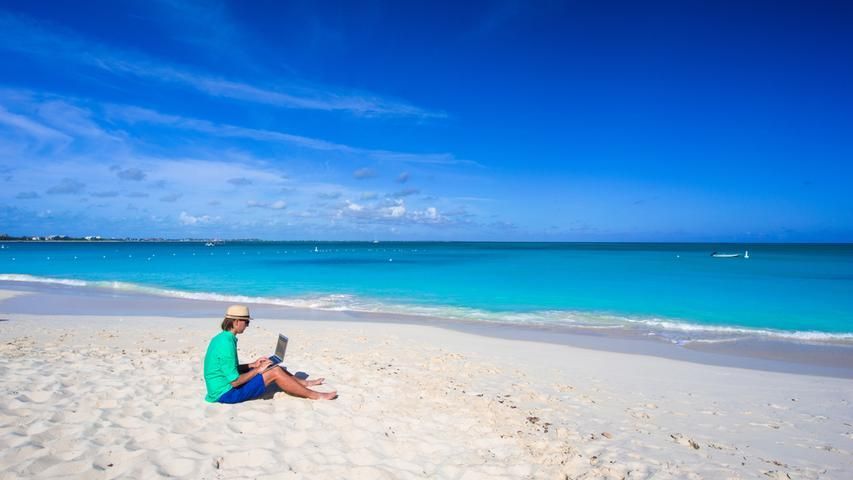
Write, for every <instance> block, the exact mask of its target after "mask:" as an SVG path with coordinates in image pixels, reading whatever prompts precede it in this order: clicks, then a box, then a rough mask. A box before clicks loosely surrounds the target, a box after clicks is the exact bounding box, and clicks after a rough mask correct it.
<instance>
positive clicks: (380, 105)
mask: <svg viewBox="0 0 853 480" xmlns="http://www.w3.org/2000/svg"><path fill="white" fill-rule="evenodd" d="M0 31H3V32H4V34H3V42H0V48H2V49H6V50H11V51H16V52H20V53H25V54H27V55H30V56H32V57H34V58H39V59H42V60H48V61H50V62H52V63H55V62H57V61H65V62H69V63H74V64H78V65H86V66H88V67H92V68H96V69H99V70H102V71H105V72H108V73H111V74H114V75H125V76H133V77H137V78H143V79H150V80H155V81H158V82H161V83H165V84H172V85H177V86H180V87H182V88H188V89H192V90H196V91H199V92H201V93H204V94H207V95H210V96H213V97H223V98H230V99H233V100H242V101H247V102H252V103H259V104H265V105H271V106H277V107H283V108H294V109H306V110H320V111H342V112H349V113H352V114H355V115H360V116H365V117H372V116H392V117H415V118H444V117H446V116H447V115H446V114H445V113H443V112H434V111H429V110H425V109H422V108H418V107H415V106H413V105H410V104H408V103H405V102H400V101H395V100H391V99H387V98H382V97H380V96H378V95H373V94H355V95H354V94H348V93H347V92H346V91H344V90H342V89H335V88H331V87H326V86H317V87H300V88H298V89H297V88H288V86H287V85H278V86H276V87H271V86H265V85H254V84H250V83H245V82H240V81H234V80H227V79H223V78H219V77H216V76H214V75H210V74H207V73H203V72H198V71H194V70H192V69H190V68H186V67H182V66H179V65H171V64H168V63H166V62H162V61H159V60H157V59H154V58H150V57H148V56H146V55H143V54H140V53H138V52H133V51H127V50H119V49H115V48H111V47H108V46H105V45H103V44H100V43H97V42H94V41H91V40H88V39H86V38H84V37H81V36H79V35H77V34H75V33H72V32H69V31H67V30H64V31H63V30H62V29H61V28H59V27H57V26H56V25H49V24H38V23H36V22H33V21H30V20H29V19H26V18H24V17H20V16H14V15H9V14H6V13H0ZM300 83H305V82H304V81H301V82H300Z"/></svg>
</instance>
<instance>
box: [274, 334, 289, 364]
mask: <svg viewBox="0 0 853 480" xmlns="http://www.w3.org/2000/svg"><path fill="white" fill-rule="evenodd" d="M285 350H287V337H285V336H284V335H282V334H279V335H278V343H277V344H276V346H275V356H276V357H278V358H279V359H281V360H284V352H285Z"/></svg>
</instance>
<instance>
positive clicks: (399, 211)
mask: <svg viewBox="0 0 853 480" xmlns="http://www.w3.org/2000/svg"><path fill="white" fill-rule="evenodd" d="M386 211H387V214H388V216H389V217H393V218H399V217H402V216H403V215H405V214H406V205H405V203H404V202H403V201H402V200H397V203H396V204H395V205H393V206H391V207H388V208H387V209H386Z"/></svg>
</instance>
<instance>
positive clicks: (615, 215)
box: [0, 0, 853, 242]
mask: <svg viewBox="0 0 853 480" xmlns="http://www.w3.org/2000/svg"><path fill="white" fill-rule="evenodd" d="M457 3H458V2H448V3H441V2H233V3H231V2H224V3H219V2H184V1H177V0H155V1H145V2H131V1H128V2H95V1H91V2H84V3H83V4H79V3H73V2H72V3H68V2H56V3H54V2H9V1H0V31H2V32H3V36H2V39H0V184H2V188H0V232H2V233H9V234H13V235H19V234H66V235H90V234H100V235H104V236H143V237H153V236H161V237H172V238H175V237H217V238H223V239H226V238H262V239H327V240H339V239H348V240H373V239H379V240H423V239H426V240H546V241H552V240H553V241H557V240H560V241H746V242H759V241H847V242H849V241H853V193H851V188H850V186H851V184H853V182H851V180H850V179H851V178H853V167H851V159H853V89H851V87H850V86H851V85H853V27H851V25H853V6H851V5H853V4H851V3H849V2H749V1H747V2H693V1H686V2H685V1H680V2H547V1H540V2H514V1H496V2H462V3H463V5H458V4H457Z"/></svg>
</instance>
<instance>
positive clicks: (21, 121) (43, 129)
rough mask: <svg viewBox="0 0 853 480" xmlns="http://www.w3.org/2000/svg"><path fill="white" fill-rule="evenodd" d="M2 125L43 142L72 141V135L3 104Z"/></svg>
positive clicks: (0, 123) (0, 112)
mask: <svg viewBox="0 0 853 480" xmlns="http://www.w3.org/2000/svg"><path fill="white" fill-rule="evenodd" d="M0 125H6V126H9V127H12V128H14V129H15V130H17V131H19V132H22V133H25V134H27V135H29V136H30V137H32V138H35V139H36V140H39V141H41V142H60V143H69V142H71V137H70V136H68V135H66V134H64V133H62V132H60V131H58V130H55V129H53V128H50V127H48V126H46V125H43V124H41V123H39V122H36V121H34V120H32V119H30V118H27V117H25V116H22V115H18V114H15V113H12V112H10V111H8V110H6V109H5V108H3V107H2V106H0Z"/></svg>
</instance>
